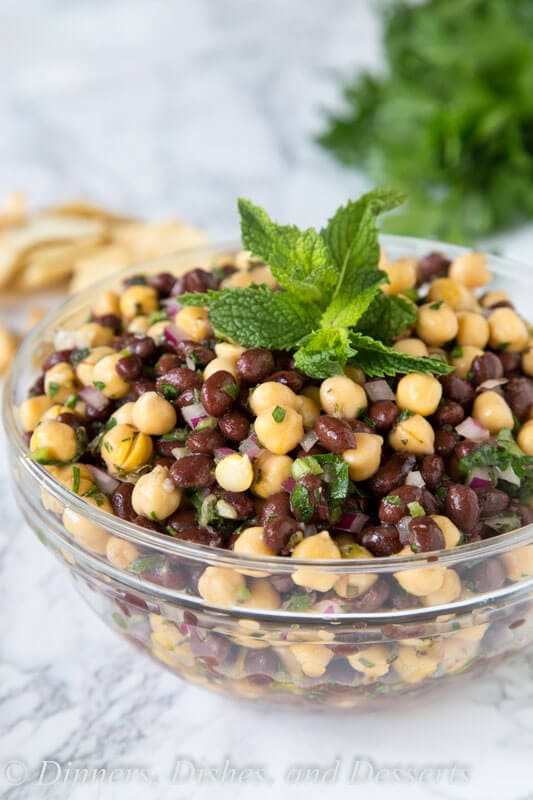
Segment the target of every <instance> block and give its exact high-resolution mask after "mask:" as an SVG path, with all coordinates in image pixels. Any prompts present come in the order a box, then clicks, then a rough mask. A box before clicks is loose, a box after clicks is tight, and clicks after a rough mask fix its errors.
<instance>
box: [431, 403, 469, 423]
mask: <svg viewBox="0 0 533 800" xmlns="http://www.w3.org/2000/svg"><path fill="white" fill-rule="evenodd" d="M464 418H465V412H464V409H463V407H462V405H460V404H459V403H456V402H455V400H445V401H444V402H443V403H442V405H441V406H439V408H438V409H437V410H436V411H435V413H434V414H433V422H434V424H435V425H451V426H452V427H454V426H455V425H459V423H460V422H462V421H463V420H464Z"/></svg>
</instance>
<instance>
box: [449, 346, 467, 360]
mask: <svg viewBox="0 0 533 800" xmlns="http://www.w3.org/2000/svg"><path fill="white" fill-rule="evenodd" d="M464 354H465V351H464V350H463V348H462V347H460V346H459V345H456V346H455V347H454V348H452V350H451V352H450V356H451V357H452V358H462V357H463V356H464Z"/></svg>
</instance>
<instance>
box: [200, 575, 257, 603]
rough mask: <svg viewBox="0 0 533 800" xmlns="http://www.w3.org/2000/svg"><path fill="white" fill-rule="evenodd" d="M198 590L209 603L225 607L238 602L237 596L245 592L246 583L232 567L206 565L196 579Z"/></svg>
mask: <svg viewBox="0 0 533 800" xmlns="http://www.w3.org/2000/svg"><path fill="white" fill-rule="evenodd" d="M198 591H199V593H200V595H201V597H203V599H204V600H205V601H206V602H207V603H209V605H213V606H222V607H223V608H227V607H229V606H233V605H235V604H236V603H238V601H239V597H241V596H242V595H243V594H245V593H246V583H245V580H244V578H243V576H242V575H240V574H239V573H238V572H235V570H233V569H230V568H228V567H207V568H206V569H205V570H204V572H203V573H202V576H201V578H200V580H199V581H198Z"/></svg>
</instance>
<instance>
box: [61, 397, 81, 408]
mask: <svg viewBox="0 0 533 800" xmlns="http://www.w3.org/2000/svg"><path fill="white" fill-rule="evenodd" d="M78 399H79V398H78V395H77V394H71V395H69V397H67V399H66V400H65V402H64V403H63V405H64V406H65V407H66V408H70V409H71V410H72V409H73V408H74V407H75V406H76V403H77V402H78Z"/></svg>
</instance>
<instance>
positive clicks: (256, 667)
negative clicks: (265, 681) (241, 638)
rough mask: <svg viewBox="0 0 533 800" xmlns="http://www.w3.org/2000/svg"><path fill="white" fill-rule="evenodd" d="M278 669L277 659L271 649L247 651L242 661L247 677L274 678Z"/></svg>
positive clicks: (263, 648)
mask: <svg viewBox="0 0 533 800" xmlns="http://www.w3.org/2000/svg"><path fill="white" fill-rule="evenodd" d="M278 669H279V658H278V656H277V655H276V653H275V652H274V650H272V648H271V647H262V648H261V649H259V650H248V651H247V653H246V656H245V659H244V671H245V673H246V674H247V675H267V676H268V677H269V678H274V677H275V675H276V673H277V671H278Z"/></svg>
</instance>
